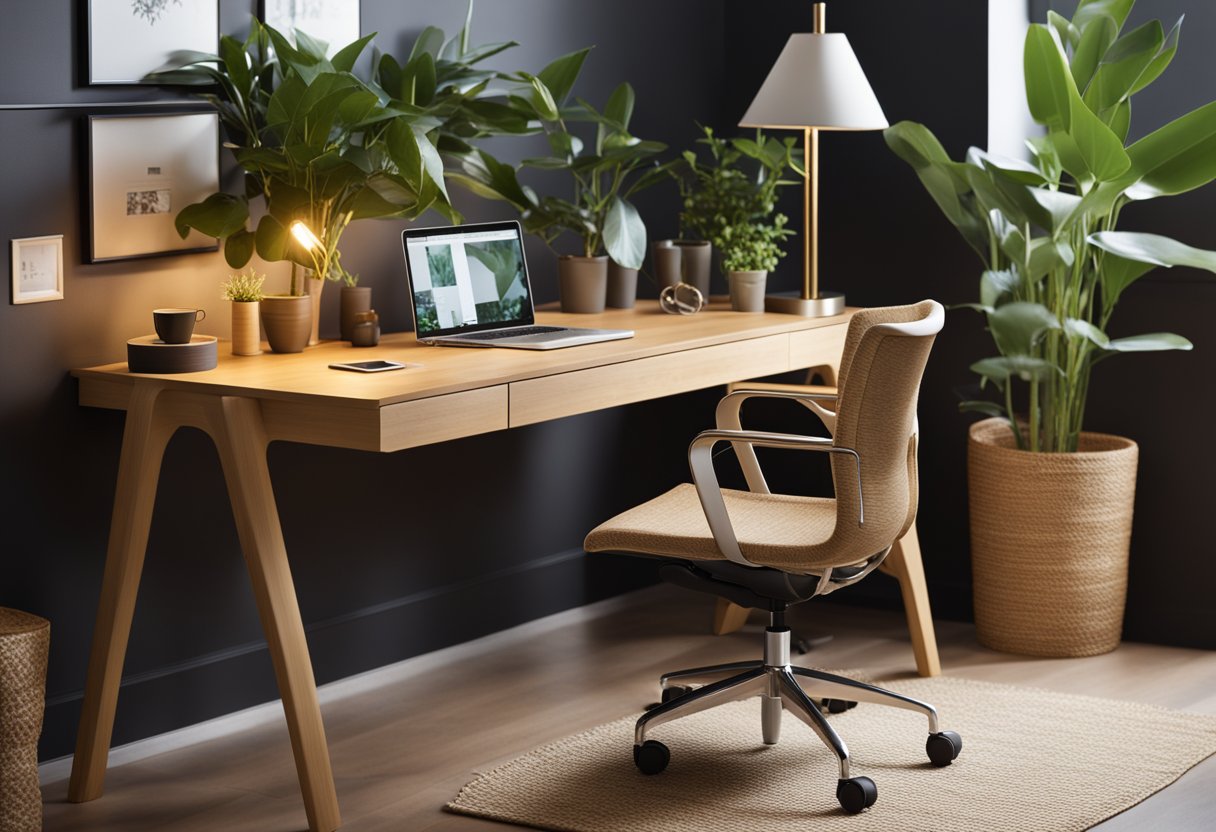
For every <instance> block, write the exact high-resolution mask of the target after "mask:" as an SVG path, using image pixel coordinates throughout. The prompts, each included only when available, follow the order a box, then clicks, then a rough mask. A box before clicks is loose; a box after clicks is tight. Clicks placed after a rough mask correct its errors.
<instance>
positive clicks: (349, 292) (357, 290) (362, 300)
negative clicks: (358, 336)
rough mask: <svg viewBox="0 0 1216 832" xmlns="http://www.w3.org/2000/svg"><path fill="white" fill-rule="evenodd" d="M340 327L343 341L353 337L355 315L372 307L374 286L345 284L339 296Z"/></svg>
mask: <svg viewBox="0 0 1216 832" xmlns="http://www.w3.org/2000/svg"><path fill="white" fill-rule="evenodd" d="M338 299H339V301H340V303H339V305H338V329H339V333H340V337H341V338H342V340H343V341H349V340H350V339H351V333H352V332H353V331H354V328H355V316H357V315H358V314H359V313H361V312H367V311H369V310H370V309H371V308H372V287H370V286H343V287H342V294H341V295H340V296H339V298H338Z"/></svg>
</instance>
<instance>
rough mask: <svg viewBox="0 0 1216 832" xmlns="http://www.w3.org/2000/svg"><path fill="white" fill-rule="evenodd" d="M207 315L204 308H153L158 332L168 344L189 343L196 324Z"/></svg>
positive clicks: (153, 321)
mask: <svg viewBox="0 0 1216 832" xmlns="http://www.w3.org/2000/svg"><path fill="white" fill-rule="evenodd" d="M206 317H207V313H206V312H204V311H203V310H202V309H153V310H152V323H153V324H155V326H156V334H157V335H159V336H160V340H162V341H164V342H165V343H166V344H189V343H190V336H191V335H193V334H194V325H195V324H196V323H197V322H198V321H201V320H203V318H206Z"/></svg>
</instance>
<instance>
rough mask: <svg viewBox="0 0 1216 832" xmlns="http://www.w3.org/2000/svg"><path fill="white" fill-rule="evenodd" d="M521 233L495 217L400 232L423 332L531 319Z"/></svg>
mask: <svg viewBox="0 0 1216 832" xmlns="http://www.w3.org/2000/svg"><path fill="white" fill-rule="evenodd" d="M521 233H522V232H521V230H520V227H519V223H518V222H492V223H480V224H471V225H461V226H454V227H450V228H411V229H407V230H406V231H405V232H404V233H403V234H402V243H403V245H404V246H405V267H406V274H407V276H408V277H409V281H410V291H411V293H412V295H413V303H414V322H415V323H414V326H415V330H416V331H417V333H418V335H419V337H422V336H428V337H434V336H436V335H451V334H454V333H457V332H475V331H477V330H482V329H498V328H501V327H506V326H519V325H527V324H531V323H533V321H534V317H533V312H532V298H531V295H530V287H529V284H528V266H527V263H526V262H525V260H524V248H523V240H522V237H521Z"/></svg>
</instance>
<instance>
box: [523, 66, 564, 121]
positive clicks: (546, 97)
mask: <svg viewBox="0 0 1216 832" xmlns="http://www.w3.org/2000/svg"><path fill="white" fill-rule="evenodd" d="M528 83H529V84H530V85H531V87H532V95H531V99H530V100H531V102H532V106H533V108H534V109H535V110H536V114H537V115H538V116H539V117H540V118H541V119H542V120H544V121H556V120H557V119H558V112H557V102H556V100H555V99H554V97H553V93H552V91H551V90H550V89H549V87H548V86H547V85H546V84H545V82H544V81H543V80H541V79H540V78H538V77H537V76H535V75H530V76H528Z"/></svg>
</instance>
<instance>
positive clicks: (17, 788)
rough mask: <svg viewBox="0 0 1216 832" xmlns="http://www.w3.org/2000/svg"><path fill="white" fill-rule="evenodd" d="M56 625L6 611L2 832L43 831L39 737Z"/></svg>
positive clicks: (1, 628) (0, 693) (0, 715)
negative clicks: (47, 664) (47, 663)
mask: <svg viewBox="0 0 1216 832" xmlns="http://www.w3.org/2000/svg"><path fill="white" fill-rule="evenodd" d="M50 643H51V625H50V623H49V622H48V621H47V620H46V619H43V618H39V617H38V616H36V615H29V614H28V613H23V612H17V611H16V610H10V609H5V608H3V607H0V807H2V809H3V811H0V832H38V830H40V829H42V793H41V792H40V791H39V790H38V736H39V734H41V733H42V711H43V707H44V706H45V703H46V659H47V651H48V649H49V647H50Z"/></svg>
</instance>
